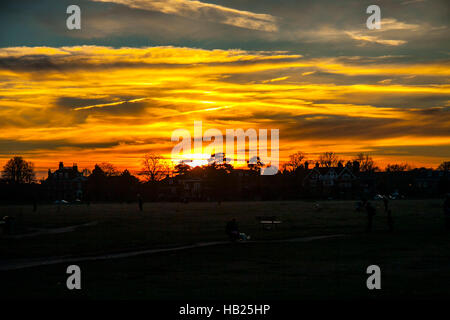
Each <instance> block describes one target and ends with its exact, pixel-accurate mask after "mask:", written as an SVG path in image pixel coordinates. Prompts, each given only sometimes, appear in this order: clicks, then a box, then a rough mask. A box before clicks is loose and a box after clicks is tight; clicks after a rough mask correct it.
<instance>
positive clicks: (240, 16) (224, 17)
mask: <svg viewBox="0 0 450 320" xmlns="http://www.w3.org/2000/svg"><path fill="white" fill-rule="evenodd" d="M93 1H96V2H112V3H117V4H122V5H125V6H128V7H130V8H135V9H141V10H148V11H157V12H162V13H165V14H172V15H177V16H181V17H187V18H190V19H196V20H207V21H213V22H217V23H222V24H227V25H231V26H234V27H239V28H245V29H252V30H259V31H266V32H274V31H277V30H278V27H277V22H276V18H275V17H274V16H272V15H270V14H262V13H254V12H250V11H243V10H237V9H233V8H228V7H225V6H221V5H217V4H212V3H206V2H201V1H196V0H162V1H158V0H93Z"/></svg>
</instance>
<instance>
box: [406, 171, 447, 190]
mask: <svg viewBox="0 0 450 320" xmlns="http://www.w3.org/2000/svg"><path fill="white" fill-rule="evenodd" d="M412 172H413V173H414V184H413V190H414V195H416V196H420V197H422V196H438V195H442V194H445V193H446V192H448V186H449V185H450V184H449V182H450V175H449V174H448V172H446V171H439V170H432V169H425V168H421V169H415V170H413V171H412Z"/></svg>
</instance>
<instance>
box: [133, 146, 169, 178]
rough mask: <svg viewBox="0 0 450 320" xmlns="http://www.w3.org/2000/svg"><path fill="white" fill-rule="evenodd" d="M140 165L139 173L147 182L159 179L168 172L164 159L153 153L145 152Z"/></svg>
mask: <svg viewBox="0 0 450 320" xmlns="http://www.w3.org/2000/svg"><path fill="white" fill-rule="evenodd" d="M142 165H143V167H142V169H141V171H140V172H139V175H141V176H144V177H145V178H146V180H147V181H148V182H156V181H160V180H162V179H164V178H165V177H166V175H167V173H168V172H169V166H168V165H167V163H166V162H165V161H164V159H163V158H162V157H161V156H159V155H157V154H154V153H149V154H146V155H145V156H144V159H143V160H142Z"/></svg>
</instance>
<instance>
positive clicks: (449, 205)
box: [359, 194, 450, 232]
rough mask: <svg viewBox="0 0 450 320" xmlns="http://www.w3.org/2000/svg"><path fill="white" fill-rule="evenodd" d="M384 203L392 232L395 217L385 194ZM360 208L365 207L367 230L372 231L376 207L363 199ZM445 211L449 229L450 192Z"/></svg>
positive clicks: (449, 228) (445, 202)
mask: <svg viewBox="0 0 450 320" xmlns="http://www.w3.org/2000/svg"><path fill="white" fill-rule="evenodd" d="M383 204H384V213H385V214H386V218H387V225H388V230H389V231H390V232H392V231H393V230H394V219H393V217H392V210H391V209H390V208H389V198H388V197H386V196H384V197H383ZM359 209H364V210H365V211H366V213H367V227H366V231H367V232H371V231H372V223H373V217H374V216H375V214H376V208H375V206H374V205H373V204H372V203H370V202H369V201H367V200H366V199H363V201H362V202H361V203H360V205H359ZM443 211H444V220H445V228H446V229H447V230H450V194H447V196H446V198H445V201H444V204H443Z"/></svg>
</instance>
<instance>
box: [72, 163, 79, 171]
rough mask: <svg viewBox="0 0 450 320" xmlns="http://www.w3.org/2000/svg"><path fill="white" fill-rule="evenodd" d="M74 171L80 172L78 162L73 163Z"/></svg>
mask: <svg viewBox="0 0 450 320" xmlns="http://www.w3.org/2000/svg"><path fill="white" fill-rule="evenodd" d="M73 171H75V172H78V165H77V164H76V163H74V164H73Z"/></svg>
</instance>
